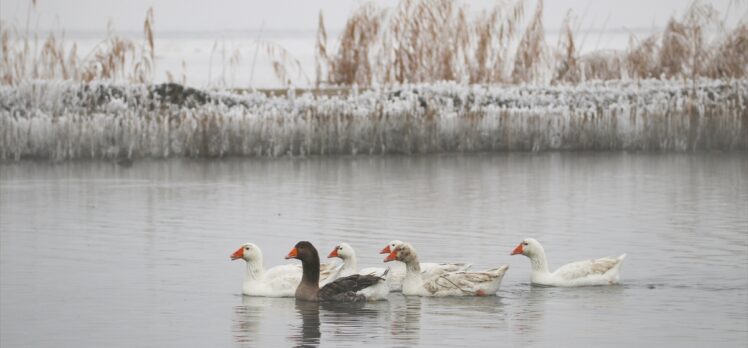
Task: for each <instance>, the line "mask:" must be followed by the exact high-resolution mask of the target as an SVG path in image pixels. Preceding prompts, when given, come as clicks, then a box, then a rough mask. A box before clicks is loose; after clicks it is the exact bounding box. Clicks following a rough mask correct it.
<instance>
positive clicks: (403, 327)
mask: <svg viewBox="0 0 748 348" xmlns="http://www.w3.org/2000/svg"><path fill="white" fill-rule="evenodd" d="M421 301H422V299H421V297H420V296H403V295H391V296H390V297H389V302H390V323H391V324H390V332H391V333H392V339H393V340H394V341H396V342H397V343H398V344H404V345H417V344H418V338H419V334H420V331H421Z"/></svg>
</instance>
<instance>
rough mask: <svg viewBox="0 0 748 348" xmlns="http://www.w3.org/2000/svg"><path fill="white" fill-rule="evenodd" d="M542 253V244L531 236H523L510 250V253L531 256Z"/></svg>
mask: <svg viewBox="0 0 748 348" xmlns="http://www.w3.org/2000/svg"><path fill="white" fill-rule="evenodd" d="M544 253H545V251H544V250H543V246H542V245H540V242H538V241H537V240H535V239H533V238H525V240H523V241H522V242H521V243H519V245H517V247H516V248H514V250H512V253H511V255H517V254H522V255H525V256H527V257H529V258H532V257H533V256H535V255H541V254H544Z"/></svg>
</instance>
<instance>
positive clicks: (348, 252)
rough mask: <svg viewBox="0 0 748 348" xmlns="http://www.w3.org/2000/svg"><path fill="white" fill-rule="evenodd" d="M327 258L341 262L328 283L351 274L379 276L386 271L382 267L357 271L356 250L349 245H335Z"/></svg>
mask: <svg viewBox="0 0 748 348" xmlns="http://www.w3.org/2000/svg"><path fill="white" fill-rule="evenodd" d="M327 258H328V259H329V258H339V259H340V260H342V261H343V265H342V267H340V268H338V271H337V272H335V273H334V274H332V275H331V276H330V277H329V278H328V282H330V281H333V280H335V279H338V278H342V277H347V276H349V275H353V274H373V275H379V276H381V275H382V274H384V272H385V270H386V269H385V268H384V267H367V268H364V269H362V270H360V271H359V270H358V260H357V259H356V250H355V249H353V247H352V246H351V245H350V244H348V243H344V242H341V243H340V244H338V245H336V246H335V248H333V249H332V251H330V253H329V254H328V255H327ZM388 279H389V277H388Z"/></svg>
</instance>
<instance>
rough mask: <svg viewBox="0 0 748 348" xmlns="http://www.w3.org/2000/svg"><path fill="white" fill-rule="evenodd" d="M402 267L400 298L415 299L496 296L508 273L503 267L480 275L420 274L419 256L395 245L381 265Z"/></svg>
mask: <svg viewBox="0 0 748 348" xmlns="http://www.w3.org/2000/svg"><path fill="white" fill-rule="evenodd" d="M395 260H397V261H401V262H404V263H405V268H406V271H405V279H404V280H403V287H402V291H403V295H415V296H487V295H495V294H496V292H497V291H499V287H500V286H501V280H502V279H503V278H504V274H505V273H506V271H507V270H508V269H509V266H507V265H504V266H501V267H499V268H495V269H490V270H486V271H483V272H465V271H459V272H443V273H441V274H431V275H429V274H426V273H421V267H420V265H421V264H420V263H419V262H418V255H417V254H416V251H415V249H413V247H412V246H411V245H410V244H408V243H401V244H399V245H397V246H396V247H395V248H394V249H392V251H391V252H390V254H389V255H387V257H386V258H385V259H384V262H389V261H395Z"/></svg>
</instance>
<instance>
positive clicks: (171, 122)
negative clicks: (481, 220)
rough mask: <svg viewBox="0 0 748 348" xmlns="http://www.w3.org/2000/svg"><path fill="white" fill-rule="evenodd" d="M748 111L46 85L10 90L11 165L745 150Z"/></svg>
mask: <svg viewBox="0 0 748 348" xmlns="http://www.w3.org/2000/svg"><path fill="white" fill-rule="evenodd" d="M747 98H748V80H742V79H740V80H731V81H724V80H707V79H701V80H697V81H695V82H694V81H684V80H641V81H629V82H621V81H607V82H587V83H581V84H578V85H574V86H500V85H494V86H490V87H482V86H478V85H473V86H469V85H463V84H457V83H446V82H445V83H437V84H424V85H400V86H392V87H387V88H378V89H376V88H375V89H368V90H362V91H360V92H359V91H357V90H356V89H355V88H353V89H352V90H351V91H350V93H341V94H337V95H332V96H330V95H324V94H319V95H315V94H314V91H310V92H307V93H303V94H301V93H300V94H297V95H295V93H294V92H293V91H289V92H288V93H287V94H284V95H281V96H268V95H266V94H264V93H260V92H255V93H249V94H240V93H232V92H228V91H218V92H216V91H202V90H195V89H190V88H184V87H182V86H180V85H177V84H162V85H137V84H106V83H96V82H94V83H88V84H86V83H76V82H63V81H41V80H36V81H29V82H23V83H20V84H18V85H16V86H0V157H1V158H2V159H6V160H12V159H24V158H41V159H52V160H66V159H86V158H88V159H108V158H119V159H121V158H144V157H151V158H164V157H174V156H187V157H223V156H249V157H253V156H268V157H275V156H306V155H332V154H341V155H351V154H353V155H356V154H414V153H436V152H474V151H510V150H520V151H546V150H654V151H705V150H722V151H745V150H747V149H748V111H747V110H746V108H747V105H746V104H747V103H746V99H747Z"/></svg>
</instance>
